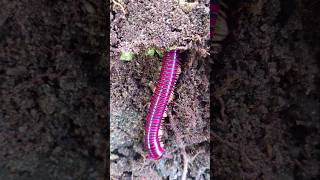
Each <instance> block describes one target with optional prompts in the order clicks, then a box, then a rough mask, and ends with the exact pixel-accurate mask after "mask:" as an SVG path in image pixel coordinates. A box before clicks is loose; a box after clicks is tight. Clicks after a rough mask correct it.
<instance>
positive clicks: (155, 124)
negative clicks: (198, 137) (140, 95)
mask: <svg viewBox="0 0 320 180" xmlns="http://www.w3.org/2000/svg"><path fill="white" fill-rule="evenodd" d="M179 61H180V56H179V50H170V51H168V52H167V53H166V54H165V55H164V58H163V60H162V66H161V70H160V77H159V80H158V83H157V86H156V89H155V92H154V94H153V96H152V99H151V105H150V107H149V111H148V115H147V118H146V126H145V144H146V147H147V149H148V150H149V153H150V155H149V158H150V159H159V158H161V157H162V155H163V154H164V147H163V143H162V141H161V134H162V133H161V132H162V130H161V121H162V119H163V115H164V113H165V110H166V107H167V104H168V101H169V98H170V95H171V94H172V92H173V88H174V85H175V83H176V79H177V73H178V68H179V66H180V65H179V63H180V62H179Z"/></svg>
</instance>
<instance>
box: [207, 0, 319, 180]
mask: <svg viewBox="0 0 320 180" xmlns="http://www.w3.org/2000/svg"><path fill="white" fill-rule="evenodd" d="M230 5H231V4H230ZM319 7H320V4H319V3H316V2H314V1H308V0H305V1H278V0H271V1H265V0H257V1H246V3H245V2H238V3H236V2H234V3H232V6H230V12H232V13H230V16H229V19H228V22H229V23H230V29H231V30H230V32H231V34H230V36H229V37H228V38H227V39H226V41H225V42H224V48H223V50H222V52H221V53H220V54H219V55H218V56H217V57H216V59H215V63H214V64H213V71H212V74H211V78H212V79H211V82H212V90H213V91H212V93H211V95H213V96H214V95H215V97H213V98H212V99H213V100H212V103H213V104H212V109H213V110H214V113H213V115H212V116H213V132H214V133H215V134H213V136H212V137H213V140H214V146H213V147H212V153H213V155H214V156H213V161H214V164H213V171H214V174H215V177H216V178H217V179H279V180H280V179H281V180H282V179H283V180H298V179H299V180H300V179H308V180H311V179H318V178H319V176H320V172H319V168H320V167H319V166H320V165H319V155H320V149H319V147H320V146H319V138H320V137H319V136H320V121H319V120H320V99H319V92H320V89H319V80H320V79H319V58H320V54H319V53H320V52H319V50H320V49H319V43H320V41H319V29H320V28H319V27H320V26H319V22H320V21H319V20H320V19H319V17H320V16H319V13H318V8H319Z"/></svg>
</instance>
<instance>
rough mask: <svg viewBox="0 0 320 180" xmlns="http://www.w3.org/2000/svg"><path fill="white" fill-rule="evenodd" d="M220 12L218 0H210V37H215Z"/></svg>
mask: <svg viewBox="0 0 320 180" xmlns="http://www.w3.org/2000/svg"><path fill="white" fill-rule="evenodd" d="M218 12H219V4H218V3H217V0H210V39H212V38H213V36H214V32H215V29H216V23H217V18H218Z"/></svg>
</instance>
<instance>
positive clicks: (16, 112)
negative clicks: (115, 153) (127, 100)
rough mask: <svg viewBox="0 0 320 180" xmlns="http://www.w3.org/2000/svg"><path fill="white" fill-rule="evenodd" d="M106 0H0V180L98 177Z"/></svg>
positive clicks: (104, 106)
mask: <svg viewBox="0 0 320 180" xmlns="http://www.w3.org/2000/svg"><path fill="white" fill-rule="evenodd" d="M106 3H107V2H106V1H89V0H87V1H85V0H74V1H47V0H31V1H29V0H28V1H26V0H24V1H9V0H8V1H7V0H1V1H0V7H1V10H0V87H1V93H0V97H1V98H0V144H1V148H0V179H1V180H2V179H3V180H11V179H19V180H23V179H47V180H49V179H61V180H63V179H86V180H87V179H92V180H95V179H102V178H103V175H104V172H105V167H104V159H105V156H106V154H105V150H106V148H107V144H106V138H105V137H104V135H105V134H106V133H107V132H106V131H105V130H104V129H103V128H104V127H106V119H107V112H108V110H107V104H108V98H107V95H108V94H107V89H108V88H107V87H108V81H107V79H108V74H107V65H106V62H107V57H108V55H107V39H108V38H109V37H108V32H106V31H108V26H107V24H108V23H107V14H108V13H106V11H107V5H106Z"/></svg>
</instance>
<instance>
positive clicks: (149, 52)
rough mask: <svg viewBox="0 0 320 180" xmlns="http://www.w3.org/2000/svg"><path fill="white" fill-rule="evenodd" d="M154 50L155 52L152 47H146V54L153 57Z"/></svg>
mask: <svg viewBox="0 0 320 180" xmlns="http://www.w3.org/2000/svg"><path fill="white" fill-rule="evenodd" d="M155 52H156V50H155V49H154V48H150V49H148V51H147V53H146V55H147V56H149V57H154V54H155Z"/></svg>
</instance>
